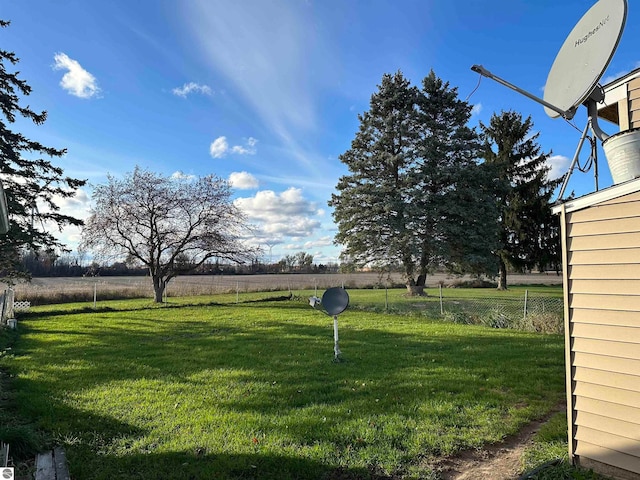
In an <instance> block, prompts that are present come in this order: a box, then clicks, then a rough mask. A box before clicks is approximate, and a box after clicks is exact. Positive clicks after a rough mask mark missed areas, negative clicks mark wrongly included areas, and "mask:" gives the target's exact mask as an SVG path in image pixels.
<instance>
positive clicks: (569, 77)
mask: <svg viewBox="0 0 640 480" xmlns="http://www.w3.org/2000/svg"><path fill="white" fill-rule="evenodd" d="M626 20H627V0H599V1H598V2H597V3H596V4H595V5H593V6H592V7H591V8H590V9H589V10H588V11H587V13H585V14H584V15H583V17H582V18H581V19H580V21H579V22H578V23H577V24H576V26H575V27H574V28H573V30H571V33H569V36H567V39H566V40H565V42H564V44H563V45H562V47H561V48H560V51H559V52H558V54H557V56H556V59H555V60H554V62H553V65H552V66H551V70H550V71H549V76H548V77H547V83H546V85H545V89H544V100H545V101H546V102H548V103H550V104H552V105H555V106H556V107H558V108H559V109H560V110H563V111H565V112H575V111H576V110H577V108H578V107H579V106H580V105H581V104H582V103H584V102H585V101H586V100H587V99H588V98H589V97H590V96H591V94H592V93H593V91H594V90H595V89H596V86H597V85H598V82H599V81H600V79H601V78H602V76H603V75H604V72H605V70H606V69H607V67H608V66H609V63H610V62H611V59H612V58H613V54H614V53H615V51H616V48H617V47H618V44H619V43H620V38H621V37H622V32H623V31H624V25H625V22H626ZM601 99H602V98H600V100H601ZM545 111H546V112H547V115H549V116H550V117H552V118H558V117H559V116H560V114H559V113H558V111H557V110H553V109H551V108H549V107H547V106H545ZM572 116H573V115H572V114H571V117H572Z"/></svg>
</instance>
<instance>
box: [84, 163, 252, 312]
mask: <svg viewBox="0 0 640 480" xmlns="http://www.w3.org/2000/svg"><path fill="white" fill-rule="evenodd" d="M230 197H231V190H230V187H229V184H228V182H227V181H226V180H223V179H220V178H219V177H217V176H215V175H209V176H205V177H198V178H196V179H188V178H182V177H165V176H162V175H160V174H156V173H153V172H149V171H147V170H143V169H141V168H139V167H136V168H135V169H134V171H133V172H131V173H128V174H126V175H125V177H124V178H123V179H122V180H118V179H116V178H114V177H112V176H109V177H108V182H107V183H106V184H105V185H99V186H98V187H96V188H95V191H94V193H93V202H94V206H93V209H92V211H91V215H90V217H89V219H88V220H87V221H86V222H85V226H84V229H83V234H82V235H83V240H82V245H81V248H83V249H88V250H90V251H93V252H94V253H96V254H98V255H101V256H112V257H118V258H129V259H136V260H137V261H139V262H141V263H142V264H143V265H145V267H147V268H148V269H149V274H150V276H151V278H152V280H153V290H154V294H155V301H156V302H161V301H162V296H163V294H164V290H165V288H166V286H167V283H168V282H169V281H170V280H171V279H172V278H174V277H176V276H178V275H180V274H185V273H188V272H189V271H192V270H194V269H196V268H198V267H199V266H200V265H202V264H203V263H204V262H206V261H207V260H209V259H211V258H221V259H226V260H232V261H236V262H243V261H246V260H248V259H250V258H252V257H253V256H254V255H255V253H256V252H255V249H252V248H250V247H247V246H246V245H244V244H243V243H242V241H241V239H242V238H243V237H246V235H247V234H248V233H249V227H248V224H247V223H246V221H245V217H244V215H243V214H242V212H240V211H239V210H238V208H236V206H235V205H234V204H233V202H232V201H231V198H230Z"/></svg>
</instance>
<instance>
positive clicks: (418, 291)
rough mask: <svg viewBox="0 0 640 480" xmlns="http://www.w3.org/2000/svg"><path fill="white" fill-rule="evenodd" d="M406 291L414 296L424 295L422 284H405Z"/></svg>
mask: <svg viewBox="0 0 640 480" xmlns="http://www.w3.org/2000/svg"><path fill="white" fill-rule="evenodd" d="M407 293H408V294H409V295H411V296H416V297H424V296H425V295H426V293H424V285H415V284H413V285H412V284H409V285H407Z"/></svg>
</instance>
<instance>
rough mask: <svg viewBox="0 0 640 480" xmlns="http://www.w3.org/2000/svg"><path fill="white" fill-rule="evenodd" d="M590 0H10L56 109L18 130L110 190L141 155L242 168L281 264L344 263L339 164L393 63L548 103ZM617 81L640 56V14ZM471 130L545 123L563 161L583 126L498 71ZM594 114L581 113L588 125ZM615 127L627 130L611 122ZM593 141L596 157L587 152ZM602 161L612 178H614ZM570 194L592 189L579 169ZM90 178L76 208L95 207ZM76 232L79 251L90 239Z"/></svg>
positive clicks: (36, 76) (234, 175)
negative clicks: (294, 260) (334, 206)
mask: <svg viewBox="0 0 640 480" xmlns="http://www.w3.org/2000/svg"><path fill="white" fill-rule="evenodd" d="M594 3H595V2H594V1H592V0H563V1H562V2H560V1H558V0H483V1H480V0H449V1H444V0H418V1H414V0H394V1H391V0H367V1H365V0H110V1H106V2H98V1H93V0H57V1H55V2H52V1H51V0H7V1H5V2H3V9H2V13H1V14H0V17H1V18H3V19H5V20H10V21H11V22H12V24H11V26H10V27H9V28H6V29H3V30H1V31H0V42H1V45H2V48H4V49H6V50H9V51H14V52H16V54H17V55H18V56H19V57H20V59H21V61H20V63H19V64H18V66H17V70H19V71H20V72H21V77H22V78H23V79H25V80H27V82H28V83H29V84H30V85H31V87H32V88H33V93H32V94H31V96H30V97H29V98H28V99H27V101H26V102H25V103H28V104H29V105H31V106H32V107H33V108H34V109H35V110H38V111H39V110H47V111H48V113H49V118H48V120H47V122H46V123H45V124H44V125H42V126H37V127H36V126H33V125H30V124H26V123H23V122H20V123H19V124H18V128H19V129H20V130H21V131H22V132H23V133H25V134H27V135H28V136H29V137H30V138H32V139H34V140H38V141H40V142H42V143H44V144H45V145H48V146H54V147H58V148H62V147H66V148H67V149H68V154H67V155H66V156H65V157H64V158H63V159H60V160H56V163H57V164H58V165H60V166H61V167H63V168H64V169H65V173H66V174H67V175H70V176H73V177H76V178H85V179H87V180H88V181H89V183H90V184H92V185H97V184H100V183H104V182H105V180H106V176H107V174H112V175H115V176H119V175H122V174H124V173H125V172H129V171H132V170H133V168H134V166H135V165H139V166H141V167H144V168H148V169H150V170H152V171H155V172H159V173H162V174H165V175H173V174H182V175H206V174H210V173H215V174H217V175H219V176H220V177H223V178H227V179H229V180H230V181H231V182H232V185H233V187H234V198H235V199H236V202H237V204H238V205H239V206H240V207H241V208H242V209H243V210H244V211H245V212H246V214H247V216H248V217H249V219H250V220H251V221H252V222H253V223H254V224H256V225H257V226H258V233H259V236H258V237H257V238H256V242H257V243H259V244H261V245H262V246H263V247H264V248H265V251H266V252H267V253H266V254H265V258H268V257H269V253H268V252H269V245H270V246H271V256H272V258H273V259H274V260H276V259H278V258H280V257H281V256H283V255H287V254H292V253H296V252H298V251H301V250H304V251H306V252H308V253H311V254H313V255H314V258H315V261H316V262H318V263H323V262H330V261H336V259H337V257H338V254H339V247H337V246H334V245H333V244H332V242H333V236H334V234H335V225H334V224H333V221H332V217H331V211H330V209H329V208H328V207H327V201H328V200H329V198H330V196H331V193H333V192H334V191H335V185H336V183H337V180H338V178H339V177H340V176H341V175H343V174H345V173H346V169H345V167H344V166H343V165H342V164H341V163H340V161H339V160H338V157H339V155H340V154H341V153H343V152H344V151H346V150H347V149H348V148H349V146H350V143H351V141H352V139H353V138H354V134H355V132H356V131H357V129H358V118H357V115H358V114H359V113H362V112H364V111H365V110H367V109H368V104H369V98H370V96H371V94H372V93H373V92H375V90H376V88H377V85H378V84H379V83H380V80H381V77H382V75H383V74H384V73H393V72H395V71H397V70H402V72H403V73H404V74H405V76H406V77H407V78H409V79H410V80H411V81H412V82H413V83H414V84H416V85H418V84H420V82H421V80H422V78H423V77H424V76H426V75H427V74H428V73H429V71H430V70H431V69H433V70H434V71H435V73H436V74H437V75H438V76H439V77H440V78H442V79H444V80H446V81H449V82H450V83H451V85H452V86H455V87H457V88H458V92H459V97H460V98H461V99H466V98H467V97H468V95H469V94H471V93H472V91H473V90H474V88H475V87H476V85H477V83H478V80H479V77H478V74H476V73H474V72H472V71H471V70H470V67H471V65H473V64H482V65H483V66H484V67H486V68H487V69H489V70H491V71H492V72H493V73H495V74H497V75H499V76H501V77H503V78H505V79H507V80H508V81H510V82H512V83H514V84H516V85H518V86H520V87H521V88H524V89H525V90H529V91H530V92H532V93H534V94H536V95H538V96H542V95H543V89H544V84H545V81H546V78H547V74H548V71H549V68H550V66H551V64H552V63H553V60H554V58H555V55H556V53H557V51H558V49H559V48H560V46H561V45H562V43H563V41H564V39H565V37H566V35H567V34H568V33H569V32H570V31H571V29H572V28H573V26H574V24H575V23H576V22H577V20H579V19H580V18H581V16H582V15H583V13H584V12H586V11H587V10H588V9H589V8H590V7H591V6H592V5H593V4H594ZM634 7H636V5H633V4H632V5H630V9H629V17H628V19H627V27H626V30H625V33H624V35H623V37H622V41H621V43H620V46H619V48H618V51H617V53H616V55H615V57H614V58H613V61H612V63H611V65H610V67H609V69H608V70H607V72H606V73H605V76H604V79H603V82H606V81H607V79H613V78H617V77H619V76H620V75H622V74H624V73H626V72H629V71H631V70H633V69H635V68H637V67H638V66H640V63H639V62H640V54H639V53H638V52H637V45H638V44H640V38H639V37H640V29H638V25H640V9H637V10H636V9H634ZM469 101H470V103H472V104H473V105H474V115H473V117H472V119H471V124H472V125H477V124H478V122H479V121H482V122H484V123H487V122H488V121H489V118H490V117H491V115H492V114H493V113H494V112H500V111H501V110H516V111H518V112H520V113H522V114H523V115H524V116H525V117H526V116H528V115H531V116H532V119H533V122H534V125H535V130H536V131H537V132H539V133H540V138H539V143H540V145H541V146H542V148H543V150H544V151H546V152H549V151H551V152H552V153H553V157H552V165H553V167H554V172H558V175H559V174H562V173H564V172H565V171H566V169H567V167H568V163H569V158H571V157H572V156H573V153H574V151H575V148H576V145H577V143H578V140H579V137H580V132H578V131H577V130H576V129H575V128H574V127H572V126H570V125H568V124H567V123H566V122H565V121H564V120H552V119H550V118H548V117H547V116H546V114H545V113H544V109H543V108H542V107H541V106H540V105H538V104H536V103H534V102H532V101H530V100H528V99H527V98H525V97H522V96H520V95H518V94H517V93H515V92H513V91H511V90H509V89H506V88H505V87H503V86H501V85H499V84H497V83H495V82H493V81H491V80H489V79H483V80H482V82H481V83H480V86H479V88H478V90H477V91H475V93H473V95H472V96H471V97H470V98H469ZM585 122H586V112H585V109H584V108H582V109H581V110H580V111H579V112H578V114H577V115H576V117H575V123H576V125H577V126H578V128H579V129H580V130H582V128H583V127H584V124H585ZM603 127H604V128H605V130H607V131H609V132H610V133H614V132H615V126H613V125H608V124H606V123H605V124H603ZM586 155H587V153H586V151H585V152H584V154H583V158H584V157H586ZM611 183H612V182H611V176H610V174H609V172H608V169H607V168H606V162H605V160H604V155H600V187H601V188H604V187H607V186H610V185H611ZM569 190H574V191H575V192H576V194H578V195H582V194H586V193H589V192H591V191H593V190H594V186H593V175H592V174H580V173H575V174H574V176H573V178H572V181H571V183H570V185H569ZM90 196H91V187H90V186H87V188H85V189H83V191H81V192H79V193H78V195H77V196H76V198H75V199H73V200H71V201H64V202H62V203H61V204H62V206H63V208H64V209H65V211H66V212H67V213H70V214H73V215H76V216H79V217H81V218H83V217H86V215H87V211H88V210H87V209H88V207H89V205H90ZM63 238H64V240H65V241H66V242H68V244H69V245H70V246H71V247H74V246H75V245H76V244H77V241H78V239H79V232H78V231H77V230H73V231H72V230H67V231H65V232H64V237H63Z"/></svg>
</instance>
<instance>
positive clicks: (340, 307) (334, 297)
mask: <svg viewBox="0 0 640 480" xmlns="http://www.w3.org/2000/svg"><path fill="white" fill-rule="evenodd" d="M322 306H323V307H324V309H325V311H326V312H327V313H328V314H329V315H331V316H334V315H340V314H341V313H342V312H344V311H345V310H346V309H347V307H348V306H349V294H348V293H347V291H346V290H345V289H344V288H341V287H332V288H329V289H328V290H327V291H326V292H324V295H322Z"/></svg>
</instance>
